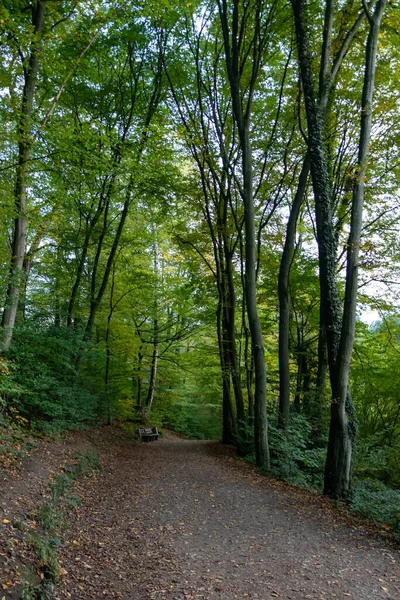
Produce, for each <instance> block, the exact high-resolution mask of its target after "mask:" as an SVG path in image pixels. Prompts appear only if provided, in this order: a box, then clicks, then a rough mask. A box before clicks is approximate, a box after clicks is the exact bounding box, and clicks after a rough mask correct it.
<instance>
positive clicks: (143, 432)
mask: <svg viewBox="0 0 400 600" xmlns="http://www.w3.org/2000/svg"><path fill="white" fill-rule="evenodd" d="M136 433H137V434H138V436H139V438H140V439H141V441H142V442H154V441H155V440H158V429H157V427H153V428H152V429H137V430H136Z"/></svg>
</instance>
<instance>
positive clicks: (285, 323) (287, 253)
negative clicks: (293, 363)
mask: <svg viewBox="0 0 400 600" xmlns="http://www.w3.org/2000/svg"><path fill="white" fill-rule="evenodd" d="M309 172H310V161H309V159H308V156H306V158H305V160H304V163H303V167H302V169H301V173H300V177H299V182H298V185H297V190H296V195H295V197H294V200H293V204H292V207H291V210H290V215H289V220H288V224H287V228H286V238H285V245H284V248H283V252H282V259H281V264H280V267H279V277H278V297H279V410H278V425H279V427H281V428H282V429H286V428H287V426H288V425H289V413H290V368H289V324H290V296H289V282H290V268H291V264H292V260H293V252H294V245H295V239H296V228H297V221H298V218H299V214H300V209H301V206H302V204H303V201H304V197H305V192H306V188H307V181H308V175H309Z"/></svg>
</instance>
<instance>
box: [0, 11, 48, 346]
mask: <svg viewBox="0 0 400 600" xmlns="http://www.w3.org/2000/svg"><path fill="white" fill-rule="evenodd" d="M45 8H46V2H45V1H42V2H40V1H39V2H35V3H34V4H33V6H32V27H33V35H34V39H33V41H32V43H31V47H30V56H29V62H28V65H27V66H26V67H25V68H24V89H23V93H22V106H21V116H20V121H19V126H18V163H17V175H16V182H15V213H16V218H15V220H14V231H13V240H12V251H11V252H12V254H11V264H10V280H9V284H8V288H7V295H6V301H5V306H4V313H3V319H2V324H3V330H2V340H1V352H2V353H7V352H8V349H9V347H10V344H11V340H12V335H13V330H14V325H15V318H16V314H17V309H18V297H19V293H20V289H21V285H22V282H23V276H24V275H23V262H24V257H25V246H26V187H27V183H26V178H27V173H28V167H29V159H30V156H31V148H32V138H31V122H32V108H33V99H34V94H35V86H36V80H37V75H38V71H39V62H40V46H41V39H42V33H43V23H44V14H45Z"/></svg>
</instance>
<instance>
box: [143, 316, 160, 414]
mask: <svg viewBox="0 0 400 600" xmlns="http://www.w3.org/2000/svg"><path fill="white" fill-rule="evenodd" d="M157 365H158V321H157V319H155V320H154V342H153V354H152V358H151V367H150V381H149V389H148V392H147V398H146V406H147V408H148V409H149V411H150V409H151V407H152V404H153V400H154V393H155V390H156V380H157Z"/></svg>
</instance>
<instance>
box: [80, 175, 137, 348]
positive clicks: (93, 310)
mask: <svg viewBox="0 0 400 600" xmlns="http://www.w3.org/2000/svg"><path fill="white" fill-rule="evenodd" d="M130 186H131V184H130V185H129V188H130ZM130 202H131V190H130V189H129V190H128V192H127V197H126V200H125V202H124V207H123V209H122V213H121V216H120V219H119V223H118V228H117V231H116V232H115V236H114V240H113V243H112V246H111V250H110V253H109V255H108V259H107V264H106V268H105V270H104V274H103V278H102V281H101V284H100V287H99V289H98V291H97V293H96V292H94V293H93V287H92V299H91V302H90V313H89V318H88V321H87V324H86V329H85V338H86V339H89V338H90V336H91V334H92V330H93V326H94V321H95V318H96V314H97V310H98V308H99V306H100V303H101V301H102V299H103V296H104V293H105V291H106V289H107V284H108V280H109V277H110V273H111V269H112V265H113V263H114V259H115V255H116V253H117V250H118V246H119V241H120V239H121V235H122V231H123V228H124V225H125V221H126V218H127V216H128V211H129V206H130ZM97 260H99V257H97ZM96 270H97V269H95V270H94V275H93V274H92V281H93V277H94V282H95V279H96Z"/></svg>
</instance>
